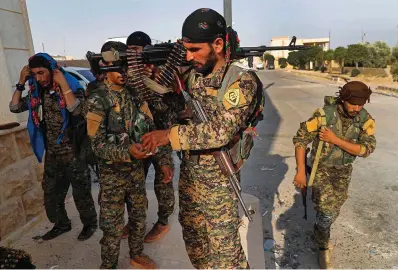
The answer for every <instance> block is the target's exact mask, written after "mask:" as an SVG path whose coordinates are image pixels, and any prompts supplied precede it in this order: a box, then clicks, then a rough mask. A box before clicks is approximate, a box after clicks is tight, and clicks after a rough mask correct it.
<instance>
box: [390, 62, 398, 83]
mask: <svg viewBox="0 0 398 270" xmlns="http://www.w3.org/2000/svg"><path fill="white" fill-rule="evenodd" d="M391 74H392V77H393V80H394V82H396V81H398V62H396V63H395V64H394V65H392V66H391Z"/></svg>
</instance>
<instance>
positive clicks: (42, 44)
mask: <svg viewBox="0 0 398 270" xmlns="http://www.w3.org/2000/svg"><path fill="white" fill-rule="evenodd" d="M41 46H42V47H43V52H46V50H45V49H44V43H43V42H42V43H41Z"/></svg>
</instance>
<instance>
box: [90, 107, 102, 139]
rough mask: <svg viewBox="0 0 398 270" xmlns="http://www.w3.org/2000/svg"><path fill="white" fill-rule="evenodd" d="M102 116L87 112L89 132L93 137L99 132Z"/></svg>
mask: <svg viewBox="0 0 398 270" xmlns="http://www.w3.org/2000/svg"><path fill="white" fill-rule="evenodd" d="M101 121H102V116H101V115H98V114H95V113H92V112H88V113H87V134H88V136H90V137H91V138H92V137H94V136H95V134H96V133H97V131H98V129H99V126H100V125H101Z"/></svg>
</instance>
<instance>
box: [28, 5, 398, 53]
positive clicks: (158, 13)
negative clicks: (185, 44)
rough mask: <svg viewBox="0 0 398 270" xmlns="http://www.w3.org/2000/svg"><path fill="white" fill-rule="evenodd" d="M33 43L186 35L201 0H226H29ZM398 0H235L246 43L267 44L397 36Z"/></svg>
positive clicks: (90, 46) (50, 45)
mask: <svg viewBox="0 0 398 270" xmlns="http://www.w3.org/2000/svg"><path fill="white" fill-rule="evenodd" d="M27 5H28V12H29V20H30V26H31V30H32V36H33V43H34V46H35V51H36V52H40V51H42V43H44V47H45V51H46V52H48V53H50V54H53V55H55V54H60V55H64V50H65V52H66V55H71V56H74V57H76V58H84V55H85V54H86V52H87V50H91V51H99V50H100V48H101V46H102V44H103V43H104V42H105V40H106V39H107V38H109V37H116V36H126V35H129V34H130V33H132V32H134V31H137V30H141V31H144V32H146V33H148V34H149V35H150V36H151V38H153V39H159V40H163V41H167V40H169V39H171V40H175V39H176V38H180V36H181V26H182V23H183V21H184V19H185V18H186V17H187V16H188V15H189V14H190V13H191V12H193V11H194V10H196V9H197V8H203V7H206V8H212V9H215V10H217V11H218V12H220V13H221V14H223V0H196V1H195V0H68V1H58V0H27ZM397 11H398V0H332V1H330V0H232V18H233V21H234V25H233V27H234V28H235V30H236V31H237V32H238V33H239V36H240V39H241V45H242V46H259V45H269V44H270V40H271V38H272V37H275V36H293V35H296V36H297V37H298V38H318V37H328V35H329V31H330V32H331V46H332V48H336V47H337V46H345V45H348V44H352V43H357V42H360V41H361V33H362V31H364V32H365V33H366V36H365V41H370V42H374V41H376V40H384V41H386V42H387V43H388V44H389V45H390V46H394V45H395V44H396V42H397V35H398V16H397Z"/></svg>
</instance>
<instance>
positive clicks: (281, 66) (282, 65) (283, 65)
mask: <svg viewBox="0 0 398 270" xmlns="http://www.w3.org/2000/svg"><path fill="white" fill-rule="evenodd" d="M279 67H280V68H286V67H287V65H286V64H281V65H280V66H279Z"/></svg>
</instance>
